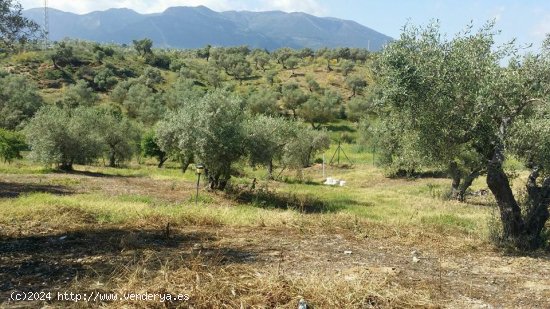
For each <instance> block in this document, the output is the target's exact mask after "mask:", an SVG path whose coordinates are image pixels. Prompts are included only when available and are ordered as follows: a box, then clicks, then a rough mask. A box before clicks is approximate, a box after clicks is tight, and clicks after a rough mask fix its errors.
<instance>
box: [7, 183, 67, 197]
mask: <svg viewBox="0 0 550 309" xmlns="http://www.w3.org/2000/svg"><path fill="white" fill-rule="evenodd" d="M26 193H50V194H55V195H69V194H73V193H74V191H73V190H72V189H71V188H69V187H66V186H60V185H42V184H36V183H16V182H2V181H0V198H16V197H19V196H21V195H22V194H26Z"/></svg>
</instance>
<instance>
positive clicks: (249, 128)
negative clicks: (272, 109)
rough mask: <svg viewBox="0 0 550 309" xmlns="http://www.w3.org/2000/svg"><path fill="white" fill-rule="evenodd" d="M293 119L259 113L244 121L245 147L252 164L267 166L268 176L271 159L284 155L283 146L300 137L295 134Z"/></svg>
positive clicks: (271, 174)
mask: <svg viewBox="0 0 550 309" xmlns="http://www.w3.org/2000/svg"><path fill="white" fill-rule="evenodd" d="M296 124H297V122H295V121H289V120H286V119H284V118H282V117H269V116H264V115H260V116H258V117H254V118H249V119H248V120H247V121H246V123H245V134H246V149H247V154H248V157H249V161H250V164H251V165H252V166H256V165H263V166H266V167H267V171H268V177H269V178H270V179H271V178H273V163H274V162H273V161H274V160H280V159H281V158H282V156H283V155H284V150H285V146H286V145H287V144H288V143H290V142H292V141H294V140H296V139H297V138H301V137H298V136H297V133H298V130H296Z"/></svg>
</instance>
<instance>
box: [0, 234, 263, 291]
mask: <svg viewBox="0 0 550 309" xmlns="http://www.w3.org/2000/svg"><path fill="white" fill-rule="evenodd" d="M168 234H169V235H167V234H166V230H164V229H163V230H123V229H101V230H93V229H83V230H77V231H72V232H67V233H63V234H55V235H47V236H42V235H41V236H29V237H2V236H1V235H0V278H2V280H0V299H7V298H8V297H9V293H11V291H14V290H18V291H23V292H24V291H33V292H36V291H40V290H41V289H48V288H49V289H53V288H62V287H66V286H69V285H70V284H71V283H73V282H74V280H76V279H77V278H78V280H82V279H94V280H96V279H97V280H99V279H100V278H110V277H112V276H113V275H116V273H117V271H120V270H121V268H124V269H128V268H131V267H132V266H133V265H136V266H138V265H142V264H143V263H147V261H149V260H154V261H151V262H150V263H149V264H147V265H146V267H147V270H148V271H156V270H159V269H160V267H162V262H159V261H160V260H168V259H173V260H176V259H177V260H178V261H179V263H185V261H192V260H193V259H195V258H196V257H200V258H201V259H202V261H203V262H204V263H207V264H213V265H220V264H230V263H249V262H252V261H254V260H255V258H256V253H254V252H248V251H242V250H239V249H236V248H225V247H215V245H214V244H212V243H213V242H214V241H216V238H215V237H213V236H212V235H211V234H208V233H203V232H192V233H180V232H177V231H173V232H171V233H170V232H169V233H168ZM151 255H154V256H156V258H155V259H150V258H146V257H147V256H151Z"/></svg>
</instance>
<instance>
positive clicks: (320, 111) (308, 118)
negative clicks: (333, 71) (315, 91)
mask: <svg viewBox="0 0 550 309" xmlns="http://www.w3.org/2000/svg"><path fill="white" fill-rule="evenodd" d="M341 105H342V97H341V96H340V94H338V92H335V91H331V90H325V94H324V95H323V96H321V97H319V96H317V95H311V96H309V98H308V100H307V101H306V102H305V103H304V104H302V105H300V107H299V109H298V116H300V118H302V119H303V120H304V121H305V122H307V123H309V124H311V126H312V127H313V128H314V129H319V128H321V125H322V124H325V123H328V122H330V121H333V120H334V118H336V115H337V114H338V110H339V108H340V106H341Z"/></svg>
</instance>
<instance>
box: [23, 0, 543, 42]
mask: <svg viewBox="0 0 550 309" xmlns="http://www.w3.org/2000/svg"><path fill="white" fill-rule="evenodd" d="M19 2H20V3H21V4H22V5H23V7H24V8H25V9H28V8H33V7H40V6H43V3H44V2H43V0H19ZM198 5H204V6H207V7H209V8H211V9H213V10H215V11H229V10H238V11H240V10H248V11H265V10H281V11H285V12H305V13H309V14H312V15H316V16H330V17H337V18H341V19H348V20H354V21H356V22H358V23H360V24H362V25H364V26H367V27H369V28H372V29H374V30H376V31H379V32H382V33H384V34H386V35H389V36H391V37H394V38H398V37H399V34H400V32H401V29H402V27H403V26H404V25H405V24H406V23H412V24H415V25H425V24H427V23H429V22H430V21H431V20H434V19H438V20H439V22H440V24H441V28H442V31H443V32H444V33H447V34H448V35H449V36H452V35H453V34H455V33H457V32H459V31H461V30H462V29H464V28H465V27H466V25H468V24H469V23H470V22H473V23H474V26H480V25H482V24H483V23H484V22H485V21H487V20H491V19H494V20H495V21H496V28H497V29H499V30H501V31H502V32H501V35H500V36H499V37H498V39H497V41H498V42H499V43H504V42H507V41H510V40H512V39H514V38H515V39H517V41H518V42H519V43H521V44H529V43H533V44H534V45H535V46H540V43H541V42H542V40H543V39H544V37H545V34H546V33H550V0H523V1H521V0H500V1H499V0H462V1H460V0H458V1H456V0H455V1H453V0H414V1H413V0H408V1H407V0H376V1H375V0H157V1H150V0H49V6H50V7H52V8H56V9H60V10H63V11H68V12H73V13H79V14H82V13H88V12H91V11H97V10H105V9H108V8H114V7H116V8H121V7H125V8H130V9H133V10H135V11H137V12H140V13H158V12H162V11H164V10H165V9H166V8H168V7H171V6H198Z"/></svg>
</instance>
